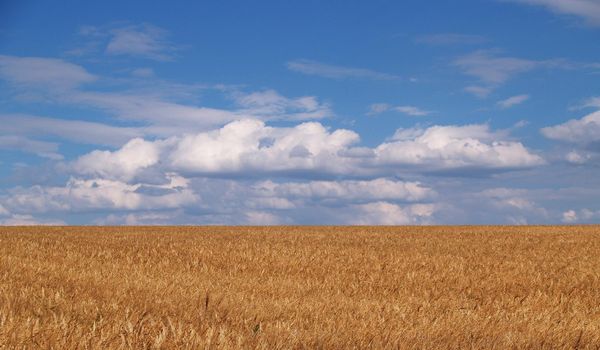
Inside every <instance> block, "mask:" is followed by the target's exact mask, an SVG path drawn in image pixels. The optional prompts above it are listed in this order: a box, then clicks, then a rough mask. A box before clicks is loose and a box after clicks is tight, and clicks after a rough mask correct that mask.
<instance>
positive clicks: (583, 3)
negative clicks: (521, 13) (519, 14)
mask: <svg viewBox="0 0 600 350" xmlns="http://www.w3.org/2000/svg"><path fill="white" fill-rule="evenodd" d="M509 1H512V2H518V3H523V4H529V5H536V6H543V7H546V8H547V9H549V10H550V11H552V12H556V13H559V14H565V15H572V16H578V17H581V18H583V19H584V20H585V21H586V22H587V23H588V24H591V25H600V2H598V0H571V1H568V0H509Z"/></svg>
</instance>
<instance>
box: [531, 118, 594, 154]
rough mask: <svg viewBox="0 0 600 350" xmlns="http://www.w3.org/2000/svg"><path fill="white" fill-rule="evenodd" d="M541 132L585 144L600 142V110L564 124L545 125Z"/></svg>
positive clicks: (555, 137)
mask: <svg viewBox="0 0 600 350" xmlns="http://www.w3.org/2000/svg"><path fill="white" fill-rule="evenodd" d="M541 132H542V134H543V135H544V136H546V137H547V138H549V139H553V140H558V141H564V142H570V143H574V144H579V145H583V146H585V145H589V144H593V143H597V142H600V111H596V112H593V113H591V114H588V115H586V116H585V117H583V118H581V119H571V120H569V121H567V122H565V123H563V124H558V125H555V126H549V127H545V128H543V129H542V130H541Z"/></svg>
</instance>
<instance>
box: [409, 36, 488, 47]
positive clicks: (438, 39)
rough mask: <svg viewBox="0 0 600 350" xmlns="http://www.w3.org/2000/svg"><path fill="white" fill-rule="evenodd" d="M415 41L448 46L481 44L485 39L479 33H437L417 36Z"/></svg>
mask: <svg viewBox="0 0 600 350" xmlns="http://www.w3.org/2000/svg"><path fill="white" fill-rule="evenodd" d="M415 41H416V42H418V43H422V44H427V45H432V46H450V45H476V44H482V43H485V42H486V41H487V39H486V38H485V37H483V36H481V35H469V34H457V33H438V34H429V35H422V36H419V37H417V38H416V39H415Z"/></svg>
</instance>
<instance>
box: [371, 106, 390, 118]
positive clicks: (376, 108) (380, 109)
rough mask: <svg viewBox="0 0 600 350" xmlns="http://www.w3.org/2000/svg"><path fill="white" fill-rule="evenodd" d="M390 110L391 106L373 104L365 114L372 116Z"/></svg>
mask: <svg viewBox="0 0 600 350" xmlns="http://www.w3.org/2000/svg"><path fill="white" fill-rule="evenodd" d="M390 108H392V106H390V105H389V104H387V103H374V104H372V105H370V106H369V111H368V112H367V115H369V116H373V115H377V114H380V113H383V112H387V111H388V110H390Z"/></svg>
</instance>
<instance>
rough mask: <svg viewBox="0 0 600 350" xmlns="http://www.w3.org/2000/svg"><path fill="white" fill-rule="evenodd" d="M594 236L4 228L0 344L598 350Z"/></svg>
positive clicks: (599, 294)
mask: <svg viewBox="0 0 600 350" xmlns="http://www.w3.org/2000/svg"><path fill="white" fill-rule="evenodd" d="M599 347H600V227H598V226H587V227H585V226H584V227H492V226H490V227H162V228H161V227H127V228H125V227H121V228H117V227H103V228H98V227H52V228H50V227H31V228H6V227H4V228H0V348H7V349H8V348H10V349H12V348H48V349H50V348H52V349H75V348H80V349H107V348H132V349H146V348H188V349H198V348H262V349H283V348H285V349H287V348H328V349H339V348H360V349H363V348H457V349H458V348H498V349H504V348H599Z"/></svg>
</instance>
